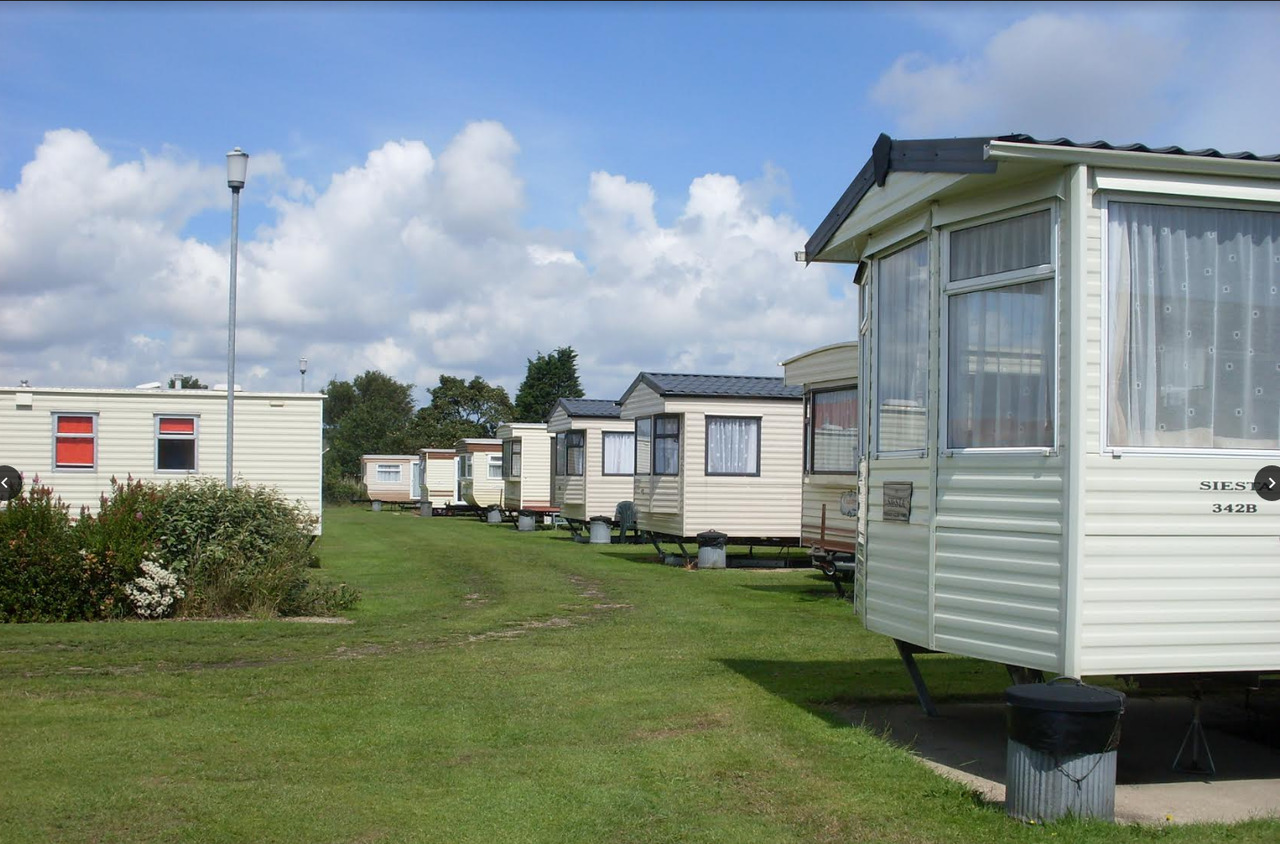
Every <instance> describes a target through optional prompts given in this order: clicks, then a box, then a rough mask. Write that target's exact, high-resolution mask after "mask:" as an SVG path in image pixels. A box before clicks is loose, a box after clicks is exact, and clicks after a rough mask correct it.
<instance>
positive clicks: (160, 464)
mask: <svg viewBox="0 0 1280 844" xmlns="http://www.w3.org/2000/svg"><path fill="white" fill-rule="evenodd" d="M156 468H157V469H160V470H161V471H166V472H168V471H175V472H176V471H181V472H194V471H195V469H196V441H195V440H193V439H172V440H171V439H160V440H156ZM397 480H398V478H397Z"/></svg>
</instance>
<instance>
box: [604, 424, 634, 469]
mask: <svg viewBox="0 0 1280 844" xmlns="http://www.w3.org/2000/svg"><path fill="white" fill-rule="evenodd" d="M601 433H602V435H603V438H604V443H603V444H604V449H603V451H604V467H603V469H602V472H603V474H606V475H634V474H635V471H636V452H635V440H636V435H635V434H633V433H631V432H630V431H602V432H601Z"/></svg>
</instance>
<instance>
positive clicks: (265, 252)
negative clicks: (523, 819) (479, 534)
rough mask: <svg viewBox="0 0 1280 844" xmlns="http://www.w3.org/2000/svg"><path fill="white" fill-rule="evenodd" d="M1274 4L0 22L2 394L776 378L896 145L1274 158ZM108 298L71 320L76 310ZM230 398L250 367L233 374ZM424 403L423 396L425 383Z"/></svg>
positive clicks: (143, 13)
mask: <svg viewBox="0 0 1280 844" xmlns="http://www.w3.org/2000/svg"><path fill="white" fill-rule="evenodd" d="M1277 34H1280V14H1278V13H1277V7H1276V6H1274V5H1267V4H1247V5H1233V4H1222V5H1214V6H1201V5H1182V4H1139V5H1127V4H1025V3H1024V4H951V3H948V4H941V5H936V4H806V3H786V4H769V3H765V4H732V3H724V4H681V5H663V4H599V5H596V4H587V3H573V4H450V3H444V4H404V5H379V4H367V3H364V4H352V5H347V4H330V5H316V4H312V5H308V4H293V3H290V4H280V5H276V4H231V5H221V4H207V5H182V6H164V5H160V4H139V5H134V4H115V5H92V6H89V5H78V4H70V5H43V4H16V5H15V4H8V5H4V6H0V331H4V332H5V333H6V335H7V336H9V337H10V342H9V343H8V344H0V381H3V382H5V383H13V382H16V381H17V380H18V379H19V378H27V379H29V380H31V381H32V382H33V383H39V384H46V385H58V386H71V385H79V384H94V385H109V386H129V385H132V384H134V383H140V382H143V381H150V380H160V379H162V378H164V377H166V376H167V374H169V373H171V372H178V371H181V372H189V373H194V374H197V375H199V376H200V377H201V378H202V380H205V381H206V382H212V381H215V380H216V381H225V360H224V358H223V355H224V354H225V330H226V328H225V319H226V314H225V305H223V306H222V307H221V308H219V307H218V306H217V304H218V302H219V301H221V302H223V303H225V299H226V283H227V281H226V277H225V276H226V271H225V266H226V255H227V237H228V227H229V213H228V206H229V197H228V192H227V190H226V186H225V181H224V176H223V175H222V174H223V161H224V159H223V155H224V153H225V152H226V151H227V150H228V149H230V148H231V147H232V146H236V145H239V146H242V147H243V148H244V149H245V150H247V151H248V152H249V153H250V154H251V156H252V158H251V161H250V174H249V184H248V187H247V188H246V190H245V192H244V194H243V198H244V199H243V201H244V207H243V215H242V228H241V242H242V255H241V262H242V275H241V284H242V286H243V287H242V293H243V299H242V310H241V312H240V314H239V321H240V324H241V326H242V327H243V329H244V331H245V332H246V333H245V335H244V336H242V337H240V338H239V339H238V343H241V344H242V345H241V348H242V351H241V354H242V355H243V359H242V360H241V362H240V369H238V377H237V380H238V381H239V382H240V383H241V384H243V385H244V386H246V387H248V388H262V389H275V388H287V387H292V386H293V385H295V384H296V378H297V373H296V360H297V357H298V356H299V355H300V354H306V355H307V356H308V357H309V358H310V359H311V360H312V379H313V380H312V383H313V384H318V383H319V382H321V381H323V380H327V379H328V378H329V377H339V378H349V377H351V376H352V375H354V374H357V373H358V372H360V371H362V370H363V369H364V368H371V367H377V368H381V369H384V371H388V372H390V373H391V374H393V375H395V376H396V377H398V378H401V379H402V380H406V381H413V382H415V383H416V384H418V385H420V386H422V387H425V386H429V385H430V384H432V383H434V382H435V379H436V377H437V376H438V375H439V374H440V373H442V372H443V373H448V374H455V375H463V376H470V375H474V374H479V375H482V376H484V377H486V378H488V379H489V380H491V381H496V382H498V383H501V384H503V385H504V386H507V387H508V389H510V390H512V391H514V389H515V388H516V387H517V386H518V384H519V380H520V378H521V377H522V375H523V371H524V363H525V359H526V358H527V357H532V356H533V355H534V354H535V353H536V352H538V351H540V350H541V351H550V350H552V349H554V348H555V347H557V346H560V345H566V344H568V345H573V346H574V348H575V349H577V350H578V351H579V355H580V367H581V370H582V375H583V380H584V386H585V387H586V389H587V391H588V393H589V394H590V395H593V396H597V397H604V398H607V397H613V396H615V395H617V394H618V393H620V392H621V391H622V390H623V389H625V387H626V385H627V383H629V381H630V379H631V378H632V377H634V374H635V373H636V372H638V371H640V370H642V369H649V370H659V371H662V370H679V371H702V372H735V373H742V374H770V375H771V374H780V373H779V372H778V369H777V367H776V363H777V361H778V360H781V359H783V358H785V357H789V356H791V355H793V354H796V353H798V352H800V351H802V350H804V349H806V348H811V347H813V346H817V345H822V344H824V343H828V342H835V341H838V340H843V339H848V338H849V337H850V336H852V331H853V325H854V319H855V314H854V302H853V298H852V297H851V296H850V295H849V291H848V283H847V281H848V279H847V273H843V272H841V271H839V270H838V269H832V268H825V267H810V268H808V269H804V268H801V267H797V266H795V265H794V262H793V261H792V260H791V252H793V251H794V250H796V249H799V248H801V247H802V246H803V243H804V241H805V239H806V238H807V236H808V234H809V233H810V232H811V231H812V230H813V228H814V227H815V226H817V224H818V223H819V222H820V221H821V220H822V218H823V216H824V215H825V214H826V212H827V211H828V210H829V208H830V207H831V205H832V204H833V203H834V202H835V200H836V199H837V198H838V197H839V195H840V192H841V191H842V190H843V189H844V187H845V186H846V185H847V184H848V182H849V180H850V179H851V178H852V176H853V175H854V174H855V173H856V171H857V170H858V168H859V167H860V166H861V164H862V162H863V161H864V160H865V159H866V157H867V156H868V154H869V152H870V148H871V144H872V143H873V142H874V140H875V137H876V136H877V135H878V134H879V133H880V132H888V133H889V134H891V135H894V136H898V137H947V136H956V135H968V134H998V133H1004V132H1012V131H1022V132H1028V133H1030V134H1034V135H1037V136H1039V137H1055V136H1059V135H1065V136H1067V137H1071V138H1073V139H1075V140H1093V139H1096V138H1103V139H1106V140H1109V141H1113V142H1117V143H1124V142H1133V141H1138V142H1143V143H1149V144H1155V145H1158V144H1179V145H1183V146H1188V147H1196V146H1214V147H1218V148H1221V149H1229V150H1235V149H1251V150H1253V151H1256V152H1276V151H1280V142H1276V141H1274V139H1275V138H1280V131H1277V130H1280V116H1277V110H1276V109H1275V108H1274V105H1275V93H1274V79H1275V78H1277V71H1280V59H1277V58H1276V51H1275V50H1274V46H1273V45H1274V41H1275V36H1276V35H1277ZM90 301H92V302H94V303H95V306H94V308H93V309H92V310H93V313H92V314H86V315H85V316H84V317H83V318H80V317H77V318H75V319H73V320H72V321H71V324H70V325H68V320H67V319H66V313H67V312H68V311H71V312H72V313H75V312H76V309H77V308H82V307H83V305H84V303H85V302H90ZM240 373H243V375H241V374H240ZM418 397H419V399H420V400H423V401H425V400H426V394H425V392H423V391H421V390H420V391H419V394H418Z"/></svg>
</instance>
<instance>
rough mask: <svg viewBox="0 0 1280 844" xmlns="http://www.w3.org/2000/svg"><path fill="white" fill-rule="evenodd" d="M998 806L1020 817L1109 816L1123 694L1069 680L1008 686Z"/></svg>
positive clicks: (1111, 817) (1111, 814)
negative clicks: (1006, 737) (1002, 790)
mask: <svg viewBox="0 0 1280 844" xmlns="http://www.w3.org/2000/svg"><path fill="white" fill-rule="evenodd" d="M1004 696H1005V701H1006V703H1007V704H1008V708H1007V713H1006V714H1007V721H1008V732H1009V741H1008V748H1007V750H1006V757H1005V758H1006V765H1007V767H1006V783H1005V811H1007V812H1008V813H1009V814H1010V815H1012V816H1013V817H1015V818H1020V819H1021V820H1024V821H1036V822H1045V821H1054V820H1058V819H1060V818H1063V817H1065V816H1067V815H1074V816H1076V817H1082V818H1084V817H1088V818H1100V819H1102V820H1108V821H1111V820H1115V810H1116V750H1117V748H1119V746H1120V716H1121V715H1122V714H1123V713H1124V694H1123V693H1122V692H1118V691H1116V690H1114V689H1104V688H1100V687H1098V686H1088V685H1085V684H1084V683H1081V682H1079V681H1077V680H1069V681H1067V682H1059V681H1054V682H1050V683H1029V684H1025V685H1018V686H1010V687H1009V688H1007V689H1005V692H1004Z"/></svg>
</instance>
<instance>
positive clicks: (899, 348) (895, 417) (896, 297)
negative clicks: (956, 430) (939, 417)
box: [873, 241, 929, 452]
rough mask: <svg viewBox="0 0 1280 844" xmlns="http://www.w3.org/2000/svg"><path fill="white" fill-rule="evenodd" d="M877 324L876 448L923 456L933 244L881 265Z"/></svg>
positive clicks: (904, 252)
mask: <svg viewBox="0 0 1280 844" xmlns="http://www.w3.org/2000/svg"><path fill="white" fill-rule="evenodd" d="M873 295H874V297H875V301H876V303H877V304H876V311H877V313H878V314H879V319H878V321H877V326H876V328H877V337H878V340H877V342H876V350H877V352H878V354H879V358H880V365H879V367H878V368H877V372H876V377H877V381H876V388H877V393H878V402H879V406H878V407H877V410H876V436H877V440H876V442H877V448H878V450H880V451H882V452H890V451H917V450H918V451H923V450H924V448H925V417H926V403H925V402H926V398H927V396H926V392H927V390H928V386H929V243H928V241H921V242H920V243H918V244H916V245H915V246H911V247H908V248H907V249H904V250H902V251H901V252H898V253H896V254H894V255H890V256H889V257H887V258H884V259H883V260H881V261H880V262H879V272H878V274H877V276H876V279H875V291H874V294H873Z"/></svg>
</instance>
